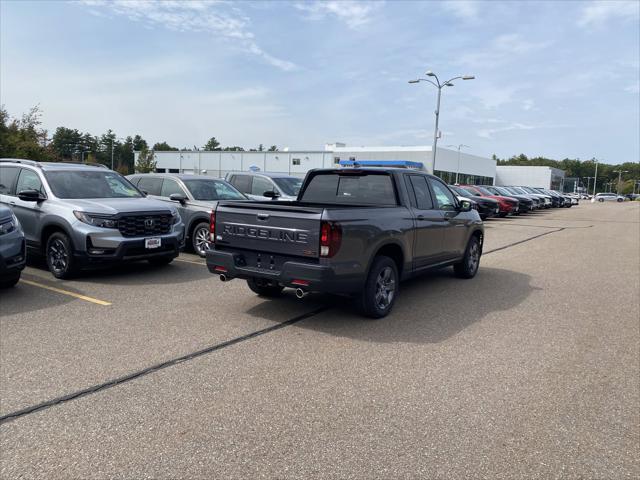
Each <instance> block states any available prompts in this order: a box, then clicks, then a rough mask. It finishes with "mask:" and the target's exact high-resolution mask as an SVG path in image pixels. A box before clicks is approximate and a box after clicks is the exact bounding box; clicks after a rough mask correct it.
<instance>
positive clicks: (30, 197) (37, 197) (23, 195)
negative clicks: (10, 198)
mask: <svg viewBox="0 0 640 480" xmlns="http://www.w3.org/2000/svg"><path fill="white" fill-rule="evenodd" d="M18 198H19V199H20V200H22V201H23V202H41V201H43V200H44V199H45V196H44V195H42V194H41V193H40V192H39V191H38V190H21V191H20V192H18Z"/></svg>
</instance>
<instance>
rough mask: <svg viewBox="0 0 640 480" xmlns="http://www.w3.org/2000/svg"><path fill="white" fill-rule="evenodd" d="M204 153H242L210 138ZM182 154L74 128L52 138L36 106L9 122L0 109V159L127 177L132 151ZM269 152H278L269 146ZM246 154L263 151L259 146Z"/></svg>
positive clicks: (157, 145)
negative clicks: (85, 165)
mask: <svg viewBox="0 0 640 480" xmlns="http://www.w3.org/2000/svg"><path fill="white" fill-rule="evenodd" d="M193 149H194V150H198V149H200V150H203V151H214V150H215V151H245V149H244V148H242V147H239V146H225V147H223V146H222V145H221V144H220V142H219V141H218V140H217V139H216V138H215V137H211V138H210V139H209V140H208V141H207V143H206V144H205V145H203V146H202V147H201V148H198V147H197V146H194V147H193ZM181 150H182V151H185V150H190V149H188V148H176V147H173V146H171V145H169V144H168V143H167V142H157V143H155V144H153V145H152V146H151V147H149V144H148V143H147V141H146V140H145V139H144V138H142V136H141V135H139V134H136V135H127V136H126V137H120V136H118V135H117V134H116V133H115V132H114V131H113V130H111V129H109V130H107V131H106V132H105V133H103V134H102V135H98V136H96V135H92V134H90V133H88V132H82V131H80V130H78V129H75V128H68V127H58V128H56V130H55V132H54V133H53V135H52V136H51V137H49V132H48V131H47V130H45V129H44V128H43V127H42V111H41V110H40V107H39V106H35V107H33V108H31V109H30V110H29V111H28V112H27V113H25V114H23V115H22V117H20V118H12V117H11V116H10V115H9V113H8V112H7V110H6V109H5V108H4V106H2V107H0V158H27V159H31V160H38V161H43V162H44V161H46V162H64V161H76V162H94V163H101V164H103V165H106V166H108V167H109V168H111V166H112V165H113V168H114V170H117V171H118V172H120V173H122V174H124V175H127V174H129V173H133V172H134V169H135V165H134V151H140V152H143V157H144V158H143V160H144V159H147V158H148V159H149V160H150V161H153V152H155V151H181ZM267 150H268V151H272V152H275V151H278V147H277V146H276V145H272V146H271V147H269V148H268V149H267ZM249 151H252V152H257V151H260V152H261V151H265V148H264V146H263V145H262V144H260V145H259V146H258V147H257V148H251V149H249Z"/></svg>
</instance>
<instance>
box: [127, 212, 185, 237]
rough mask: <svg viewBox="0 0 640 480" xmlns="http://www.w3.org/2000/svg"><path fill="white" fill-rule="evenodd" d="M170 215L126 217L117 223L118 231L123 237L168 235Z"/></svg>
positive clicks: (170, 221)
mask: <svg viewBox="0 0 640 480" xmlns="http://www.w3.org/2000/svg"><path fill="white" fill-rule="evenodd" d="M172 220H173V219H172V217H171V215H128V216H124V217H122V218H121V219H120V220H119V221H118V230H120V233H121V234H122V235H123V236H125V237H142V236H146V235H161V234H164V233H169V231H170V230H171V223H172Z"/></svg>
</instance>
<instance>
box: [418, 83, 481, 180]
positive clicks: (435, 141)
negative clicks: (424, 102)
mask: <svg viewBox="0 0 640 480" xmlns="http://www.w3.org/2000/svg"><path fill="white" fill-rule="evenodd" d="M425 75H426V76H427V77H433V78H435V80H436V81H435V82H434V81H433V80H429V79H428V78H418V79H416V80H409V83H420V82H429V83H430V84H431V85H433V86H434V87H436V88H437V89H438V99H437V101H436V111H435V112H434V113H435V114H436V125H435V128H434V130H433V147H432V152H431V170H432V171H431V173H434V172H435V170H436V147H437V145H438V120H439V118H440V97H441V95H442V87H453V83H451V82H453V81H454V80H458V79H462V80H473V79H474V78H476V77H475V76H473V75H460V76H457V77H453V78H450V79H449V80H447V81H446V82H442V83H440V79H439V78H438V76H437V75H436V74H435V73H433V72H432V71H431V70H427V72H426V73H425Z"/></svg>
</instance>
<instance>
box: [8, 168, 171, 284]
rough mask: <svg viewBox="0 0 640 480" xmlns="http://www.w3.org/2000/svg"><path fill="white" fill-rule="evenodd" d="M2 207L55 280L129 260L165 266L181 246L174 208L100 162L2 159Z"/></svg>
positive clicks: (30, 249)
mask: <svg viewBox="0 0 640 480" xmlns="http://www.w3.org/2000/svg"><path fill="white" fill-rule="evenodd" d="M0 203H4V204H7V205H9V206H10V207H11V208H12V209H13V212H14V214H15V216H16V217H17V218H18V220H19V221H20V223H21V225H22V228H23V230H24V234H25V238H26V242H27V249H28V254H29V253H31V254H33V253H35V254H44V256H45V258H46V261H47V266H48V267H49V270H50V271H51V273H52V274H53V275H54V276H55V277H57V278H70V277H72V276H73V275H74V274H75V273H77V271H78V270H80V269H82V268H89V267H93V266H99V265H104V264H109V263H117V262H121V261H129V260H148V261H149V262H150V263H152V264H157V265H164V264H168V263H170V262H171V261H172V260H173V259H174V258H175V257H177V256H178V254H179V251H180V248H182V247H183V246H184V224H183V223H182V220H181V219H180V215H179V214H178V211H177V209H176V208H175V207H174V206H172V205H168V204H166V203H164V202H160V201H158V200H153V199H150V198H146V197H145V195H144V194H143V193H142V192H141V191H140V190H138V189H137V188H136V187H135V186H133V185H132V184H131V183H130V182H129V181H128V180H127V179H126V178H124V177H123V176H121V175H120V174H118V173H116V172H114V171H111V170H109V169H107V168H106V167H104V166H102V165H97V164H95V165H89V164H74V163H44V162H43V163H40V162H35V161H32V160H17V159H0Z"/></svg>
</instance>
